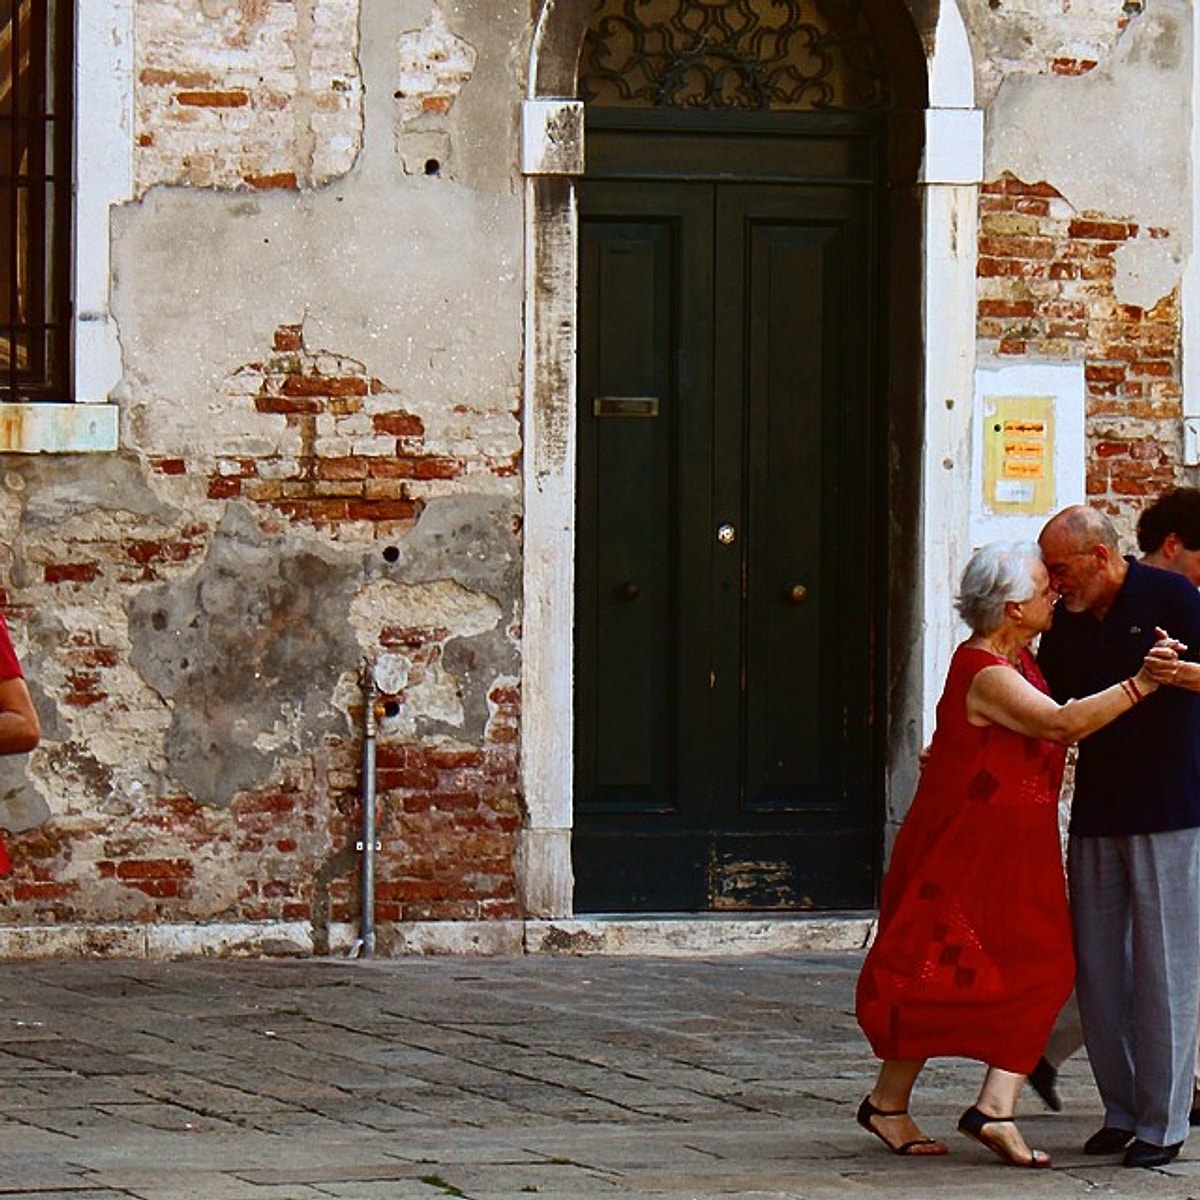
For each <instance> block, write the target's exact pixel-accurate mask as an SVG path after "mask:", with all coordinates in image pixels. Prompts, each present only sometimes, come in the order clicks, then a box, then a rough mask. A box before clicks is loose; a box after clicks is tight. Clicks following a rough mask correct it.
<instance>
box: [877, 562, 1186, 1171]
mask: <svg viewBox="0 0 1200 1200" xmlns="http://www.w3.org/2000/svg"><path fill="white" fill-rule="evenodd" d="M1057 598H1058V597H1057V595H1056V593H1055V592H1054V590H1053V589H1052V588H1051V586H1050V578H1049V576H1048V574H1047V572H1046V568H1045V566H1044V565H1043V563H1042V559H1041V554H1040V552H1039V550H1038V547H1037V546H1036V545H1034V544H1033V543H1032V542H1030V543H996V544H993V545H989V546H984V547H983V548H982V549H981V550H979V551H977V552H976V554H975V555H974V556H973V557H972V559H971V561H970V562H969V563H968V564H967V568H966V570H965V571H964V572H963V577H962V585H961V589H960V593H959V597H958V604H957V607H958V611H959V613H960V614H961V615H962V617H963V619H964V621H966V623H967V624H968V625H969V626H970V628H971V629H972V631H973V632H972V635H971V637H970V638H968V639H967V640H966V641H965V642H963V643H962V644H961V645H960V646H959V647H958V648H957V650H956V651H955V653H954V658H953V660H952V662H951V664H950V671H949V674H948V676H947V679H946V686H945V690H944V691H943V693H942V697H941V700H940V701H939V703H938V707H937V728H936V731H935V733H934V735H933V741H932V743H931V745H930V748H929V754H928V758H927V760H926V762H925V764H924V767H923V768H922V771H921V780H920V784H919V786H918V788H917V794H916V797H915V798H914V800H913V803H912V807H911V809H910V811H909V813H908V816H907V818H906V819H905V822H904V825H903V827H902V828H901V830H900V833H899V835H898V836H897V838H896V844H895V848H894V850H893V853H892V860H891V865H890V867H889V870H888V873H887V876H886V878H885V879H884V883H883V894H882V898H881V902H880V908H879V929H878V933H877V936H876V938H875V942H874V944H873V945H872V947H871V949H870V951H869V952H868V954H867V957H866V961H865V962H864V963H863V968H862V973H861V974H860V976H859V980H858V995H857V1015H858V1021H859V1024H860V1025H861V1027H862V1029H863V1032H864V1033H865V1034H866V1035H867V1039H868V1041H869V1042H870V1043H871V1048H872V1049H873V1050H874V1052H875V1054H876V1055H877V1057H879V1058H880V1059H882V1060H883V1061H882V1064H881V1066H880V1069H879V1075H878V1077H877V1079H876V1081H875V1086H874V1087H873V1088H872V1089H871V1091H870V1093H869V1094H868V1095H867V1097H866V1098H865V1099H864V1100H863V1102H862V1105H861V1106H860V1107H859V1110H858V1122H859V1124H860V1125H862V1126H863V1128H864V1129H867V1130H869V1131H870V1132H871V1133H873V1134H875V1135H876V1137H878V1138H880V1140H882V1141H883V1142H884V1143H885V1144H886V1145H887V1147H888V1149H890V1150H891V1151H893V1153H896V1154H906V1155H940V1154H945V1153H946V1152H947V1147H946V1145H945V1143H943V1142H940V1141H937V1140H935V1139H933V1138H930V1137H927V1136H925V1135H924V1134H923V1133H922V1131H921V1130H920V1128H919V1127H918V1126H917V1124H916V1122H915V1121H914V1120H913V1118H912V1117H911V1116H910V1115H909V1112H908V1107H909V1096H910V1094H911V1092H912V1089H913V1085H914V1084H915V1083H916V1080H917V1076H918V1074H919V1073H920V1071H921V1068H922V1067H923V1066H924V1064H925V1060H926V1059H928V1058H934V1057H956V1058H973V1059H977V1060H979V1061H980V1062H982V1063H984V1064H986V1067H987V1070H986V1072H985V1074H984V1079H983V1086H982V1088H981V1089H980V1092H979V1097H978V1099H977V1100H976V1102H975V1104H974V1105H972V1106H971V1107H970V1108H968V1109H967V1110H966V1112H964V1113H963V1115H962V1117H961V1118H960V1120H959V1123H958V1128H959V1130H960V1132H962V1133H964V1134H966V1135H968V1136H969V1137H972V1138H974V1139H975V1140H977V1141H979V1142H981V1143H983V1145H985V1146H986V1147H988V1149H990V1150H992V1151H993V1152H994V1153H995V1154H997V1155H998V1156H999V1157H1000V1158H1001V1159H1003V1160H1004V1161H1005V1162H1007V1163H1011V1164H1013V1165H1015V1166H1025V1167H1046V1166H1049V1165H1050V1158H1049V1155H1047V1154H1046V1153H1044V1152H1043V1151H1040V1150H1030V1149H1029V1147H1028V1146H1027V1145H1026V1143H1025V1139H1024V1138H1023V1137H1022V1136H1021V1133H1020V1130H1019V1129H1018V1128H1017V1126H1016V1125H1015V1124H1014V1122H1013V1117H1014V1112H1015V1109H1016V1104H1017V1096H1018V1094H1019V1093H1020V1090H1021V1085H1022V1084H1023V1083H1024V1081H1025V1077H1026V1075H1027V1074H1028V1073H1029V1072H1030V1071H1031V1070H1032V1069H1033V1067H1034V1065H1035V1064H1036V1063H1037V1061H1038V1057H1039V1056H1040V1055H1041V1053H1042V1048H1043V1047H1044V1046H1045V1044H1046V1037H1047V1035H1048V1034H1049V1032H1050V1028H1051V1026H1052V1025H1053V1024H1054V1019H1055V1017H1056V1015H1057V1014H1058V1011H1059V1009H1060V1008H1061V1007H1062V1006H1063V1003H1064V1001H1065V1000H1066V999H1067V997H1068V995H1069V994H1070V992H1071V987H1072V983H1073V980H1074V974H1075V966H1074V957H1073V954H1072V950H1071V924H1070V918H1069V916H1068V912H1067V896H1066V884H1065V880H1064V876H1063V868H1062V851H1061V845H1060V840H1059V830H1058V792H1059V785H1060V784H1061V782H1062V772H1063V762H1064V759H1065V756H1066V747H1067V746H1068V745H1070V744H1071V743H1073V742H1076V741H1078V740H1079V739H1080V738H1083V737H1086V736H1087V735H1088V734H1089V733H1092V732H1094V731H1095V730H1097V729H1099V728H1101V727H1102V726H1104V725H1107V724H1108V723H1109V722H1110V721H1113V720H1115V719H1117V718H1118V717H1120V716H1121V714H1122V713H1125V712H1127V711H1128V710H1129V709H1130V708H1132V707H1133V706H1134V705H1135V704H1138V703H1140V702H1141V701H1142V700H1143V699H1144V698H1147V697H1149V696H1150V694H1151V693H1152V692H1154V691H1155V690H1156V685H1155V684H1154V682H1153V681H1152V680H1151V679H1150V678H1149V676H1148V675H1147V673H1146V670H1145V668H1144V667H1143V669H1142V671H1140V672H1139V673H1138V674H1137V675H1136V676H1135V677H1133V678H1131V679H1128V680H1126V681H1124V682H1123V683H1121V684H1116V685H1114V686H1113V687H1110V688H1108V689H1107V690H1105V691H1103V692H1098V693H1097V694H1096V695H1094V696H1088V697H1085V698H1083V699H1077V700H1072V701H1070V702H1069V703H1067V704H1063V705H1059V704H1056V703H1055V702H1054V701H1053V700H1052V699H1051V698H1050V697H1049V695H1047V692H1046V685H1045V682H1044V680H1043V679H1042V676H1041V673H1040V672H1039V671H1038V668H1037V664H1036V662H1035V661H1034V659H1033V656H1032V654H1031V653H1030V651H1029V645H1030V643H1031V642H1032V641H1033V640H1034V638H1036V637H1037V635H1038V634H1039V633H1041V632H1043V631H1044V630H1046V629H1048V628H1049V627H1050V619H1051V615H1052V613H1053V610H1054V604H1055V601H1056V600H1057ZM1151 655H1152V656H1156V657H1163V656H1167V657H1170V656H1173V655H1174V649H1173V648H1172V645H1171V643H1170V642H1169V640H1167V639H1165V638H1164V639H1163V640H1162V641H1160V642H1159V644H1158V645H1157V646H1155V648H1154V649H1153V650H1152V651H1151ZM1151 703H1153V701H1151Z"/></svg>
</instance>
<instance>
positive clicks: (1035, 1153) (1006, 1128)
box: [960, 1067, 1050, 1166]
mask: <svg viewBox="0 0 1200 1200" xmlns="http://www.w3.org/2000/svg"><path fill="white" fill-rule="evenodd" d="M1024 1082H1025V1076H1024V1075H1017V1074H1014V1073H1013V1072H1012V1071H1002V1070H1001V1069H1000V1068H999V1067H988V1069H987V1074H986V1075H984V1077H983V1086H982V1087H981V1088H980V1089H979V1099H978V1100H976V1101H975V1108H976V1109H977V1110H978V1111H979V1112H980V1113H982V1114H983V1116H984V1117H985V1118H986V1117H992V1118H995V1120H991V1121H987V1122H986V1124H985V1125H984V1126H983V1128H982V1129H979V1130H978V1131H968V1130H964V1132H970V1134H971V1136H972V1137H975V1138H977V1139H978V1140H979V1141H981V1142H982V1143H983V1144H984V1145H985V1146H987V1148H988V1149H989V1150H991V1151H992V1152H993V1153H994V1154H998V1155H999V1156H1000V1157H1001V1158H1003V1159H1005V1160H1006V1161H1008V1162H1011V1163H1014V1164H1015V1165H1017V1166H1049V1165H1050V1157H1049V1155H1047V1154H1046V1153H1045V1152H1044V1151H1042V1150H1030V1148H1029V1147H1028V1145H1026V1143H1025V1139H1024V1138H1023V1137H1022V1136H1021V1131H1020V1130H1019V1129H1018V1128H1017V1125H1016V1122H1015V1121H1013V1120H1012V1117H1013V1116H1014V1114H1015V1113H1016V1111H1017V1097H1018V1096H1020V1094H1021V1086H1022V1085H1023V1084H1024ZM965 1118H966V1114H964V1119H965ZM960 1128H962V1126H961V1125H960Z"/></svg>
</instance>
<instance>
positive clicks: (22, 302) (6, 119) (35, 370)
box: [0, 0, 75, 401]
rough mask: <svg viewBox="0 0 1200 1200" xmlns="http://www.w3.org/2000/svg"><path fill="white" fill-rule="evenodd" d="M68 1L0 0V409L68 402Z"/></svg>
mask: <svg viewBox="0 0 1200 1200" xmlns="http://www.w3.org/2000/svg"><path fill="white" fill-rule="evenodd" d="M74 8H75V6H74V3H73V2H72V0H0V229H2V230H3V232H2V234H0V401H14V400H48V399H59V400H66V399H70V398H71V396H70V389H71V262H72V255H71V235H72V206H71V197H72V193H73V187H72V162H73V154H72V109H73V103H72V101H73V88H72V75H73V64H74V20H75V12H74Z"/></svg>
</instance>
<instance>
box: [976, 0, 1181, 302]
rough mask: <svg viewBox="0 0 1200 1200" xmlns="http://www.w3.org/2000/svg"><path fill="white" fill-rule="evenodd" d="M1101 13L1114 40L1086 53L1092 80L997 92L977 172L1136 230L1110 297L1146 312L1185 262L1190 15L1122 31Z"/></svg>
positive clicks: (1127, 24) (1169, 7) (1172, 14)
mask: <svg viewBox="0 0 1200 1200" xmlns="http://www.w3.org/2000/svg"><path fill="white" fill-rule="evenodd" d="M1096 7H1099V6H1098V5H1097V6H1096ZM1106 7H1107V8H1108V10H1109V13H1110V19H1109V24H1110V26H1112V27H1113V29H1114V36H1113V38H1112V39H1111V45H1108V46H1107V47H1106V46H1105V45H1104V44H1103V43H1101V44H1099V45H1093V46H1090V47H1089V53H1093V54H1095V55H1096V56H1097V61H1096V65H1095V67H1094V69H1089V70H1088V71H1087V72H1086V73H1084V74H1080V75H1055V74H1050V75H1047V74H1044V73H1042V74H1032V73H1024V72H1022V73H1014V74H1010V75H1008V76H1007V77H1006V78H1005V79H1004V80H1003V82H1002V84H1001V85H1000V87H999V89H998V90H997V93H996V97H995V100H994V101H993V103H992V104H991V105H990V107H989V110H988V114H987V125H986V130H987V136H986V142H985V164H984V171H985V176H986V178H988V179H995V178H996V177H998V176H999V175H1000V174H1002V173H1003V172H1005V171H1008V172H1011V173H1012V174H1013V175H1015V176H1016V177H1017V178H1018V179H1023V180H1026V181H1028V182H1035V181H1043V180H1044V181H1046V182H1048V183H1050V184H1052V185H1053V186H1054V187H1055V188H1056V190H1057V191H1059V192H1060V193H1061V194H1062V196H1063V197H1064V198H1065V199H1066V200H1067V201H1068V203H1070V205H1071V206H1072V207H1073V208H1074V209H1075V210H1076V211H1077V212H1096V213H1104V214H1108V215H1111V216H1112V217H1114V218H1117V219H1121V220H1131V221H1135V222H1137V224H1138V226H1139V228H1140V230H1141V234H1140V236H1139V237H1137V238H1135V239H1133V240H1132V241H1130V242H1127V243H1125V244H1124V245H1123V246H1122V248H1121V251H1120V254H1119V256H1118V259H1117V262H1118V273H1117V277H1116V281H1115V286H1116V294H1117V299H1118V300H1119V301H1121V302H1122V303H1127V304H1136V305H1141V306H1143V307H1150V306H1151V305H1153V304H1154V303H1155V302H1156V301H1158V300H1160V299H1162V297H1163V296H1165V295H1167V294H1168V293H1170V291H1171V290H1172V289H1173V288H1174V287H1175V286H1176V285H1177V284H1178V283H1179V279H1180V275H1181V272H1182V269H1183V262H1184V260H1185V259H1186V258H1187V256H1188V255H1189V254H1190V252H1191V189H1190V181H1191V169H1190V157H1191V145H1190V141H1191V129H1190V121H1188V120H1186V119H1184V114H1186V112H1187V111H1188V110H1189V108H1190V104H1191V100H1190V91H1191V77H1192V64H1191V21H1192V17H1191V6H1190V5H1188V4H1185V3H1182V2H1180V0H1175V2H1172V0H1159V2H1157V3H1155V4H1153V5H1150V6H1148V7H1147V10H1146V11H1145V12H1144V13H1142V14H1140V15H1139V16H1137V17H1136V18H1133V19H1131V20H1127V21H1114V20H1113V19H1112V18H1111V13H1112V11H1113V9H1114V8H1115V7H1116V6H1114V5H1111V4H1110V5H1108V6H1106ZM1072 15H1074V13H1073V14H1072ZM1117 26H1122V27H1123V28H1121V30H1120V33H1119V35H1118V34H1117V33H1116V27H1117ZM1051 40H1053V39H1051ZM1166 114H1171V117H1172V119H1169V120H1168V119H1164V117H1165V116H1166ZM1152 230H1161V231H1163V232H1164V234H1165V236H1155V235H1154V234H1153V233H1152V232H1151V231H1152Z"/></svg>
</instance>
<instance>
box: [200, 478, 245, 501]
mask: <svg viewBox="0 0 1200 1200" xmlns="http://www.w3.org/2000/svg"><path fill="white" fill-rule="evenodd" d="M241 494H242V481H241V480H240V479H228V478H225V477H224V476H221V475H215V476H213V477H212V478H211V479H210V480H209V481H208V498H209V499H210V500H232V499H234V498H235V497H237V496H240V495H241Z"/></svg>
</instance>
